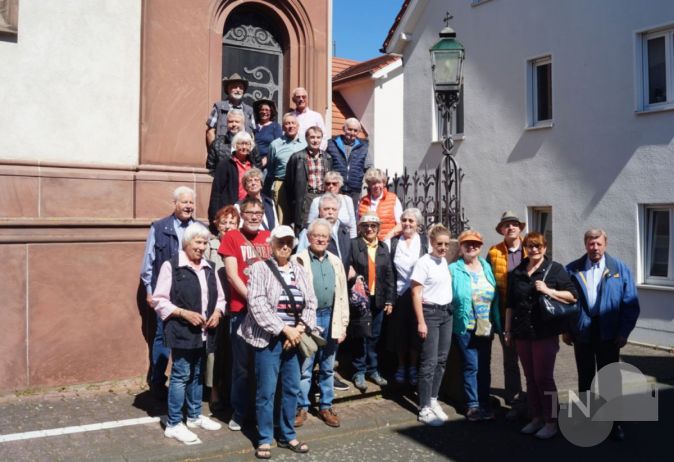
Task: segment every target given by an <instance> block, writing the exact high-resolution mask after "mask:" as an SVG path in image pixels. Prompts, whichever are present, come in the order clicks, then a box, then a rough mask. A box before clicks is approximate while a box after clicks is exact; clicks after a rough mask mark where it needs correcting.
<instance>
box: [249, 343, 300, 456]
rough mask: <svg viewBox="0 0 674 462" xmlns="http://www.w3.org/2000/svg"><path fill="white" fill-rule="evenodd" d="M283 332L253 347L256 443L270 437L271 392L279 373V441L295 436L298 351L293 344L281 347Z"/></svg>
mask: <svg viewBox="0 0 674 462" xmlns="http://www.w3.org/2000/svg"><path fill="white" fill-rule="evenodd" d="M284 339H285V337H284V336H282V335H281V336H278V337H275V338H273V339H272V340H271V342H270V343H269V345H267V347H266V348H255V376H256V377H257V393H256V396H255V413H256V415H257V429H258V433H259V438H258V445H261V444H271V443H272V441H273V438H274V396H275V394H276V385H277V383H278V379H279V373H280V375H281V412H280V419H279V423H278V428H279V438H278V440H279V441H282V442H288V441H292V440H294V439H295V436H296V435H295V412H296V411H297V395H298V394H299V392H300V355H299V351H298V349H297V348H291V349H290V350H284V349H283V340H284Z"/></svg>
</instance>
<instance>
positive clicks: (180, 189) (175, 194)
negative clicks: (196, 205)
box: [173, 186, 197, 202]
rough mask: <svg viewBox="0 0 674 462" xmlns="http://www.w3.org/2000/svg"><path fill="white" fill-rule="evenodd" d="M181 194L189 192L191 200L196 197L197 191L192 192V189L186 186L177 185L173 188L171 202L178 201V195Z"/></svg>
mask: <svg viewBox="0 0 674 462" xmlns="http://www.w3.org/2000/svg"><path fill="white" fill-rule="evenodd" d="M183 194H189V195H191V196H192V200H195V199H196V198H197V193H195V192H194V189H192V188H188V187H187V186H178V187H177V188H176V189H174V190H173V202H178V200H179V199H180V196H182V195H183Z"/></svg>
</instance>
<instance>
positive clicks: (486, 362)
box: [454, 331, 492, 408]
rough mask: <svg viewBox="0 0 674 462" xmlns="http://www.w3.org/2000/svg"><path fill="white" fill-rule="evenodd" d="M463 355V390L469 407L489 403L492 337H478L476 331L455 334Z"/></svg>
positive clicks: (483, 405)
mask: <svg viewBox="0 0 674 462" xmlns="http://www.w3.org/2000/svg"><path fill="white" fill-rule="evenodd" d="M454 336H455V337H456V340H457V344H458V345H459V349H460V350H461V355H462V356H463V390H464V392H465V393H466V406H467V407H468V408H474V407H480V406H482V407H485V406H488V404H489V388H490V386H491V372H490V370H489V369H490V367H491V341H492V337H491V336H489V337H478V336H476V335H475V334H474V332H470V331H469V332H466V333H465V334H454Z"/></svg>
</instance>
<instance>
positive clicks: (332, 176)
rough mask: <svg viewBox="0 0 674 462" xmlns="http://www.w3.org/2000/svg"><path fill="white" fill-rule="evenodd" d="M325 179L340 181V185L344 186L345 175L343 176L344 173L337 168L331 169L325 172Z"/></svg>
mask: <svg viewBox="0 0 674 462" xmlns="http://www.w3.org/2000/svg"><path fill="white" fill-rule="evenodd" d="M323 180H324V181H330V180H332V181H338V182H339V187H340V188H341V187H342V186H344V177H342V174H341V173H339V172H338V171H337V170H330V171H329V172H328V173H326V174H325V176H324V177H323Z"/></svg>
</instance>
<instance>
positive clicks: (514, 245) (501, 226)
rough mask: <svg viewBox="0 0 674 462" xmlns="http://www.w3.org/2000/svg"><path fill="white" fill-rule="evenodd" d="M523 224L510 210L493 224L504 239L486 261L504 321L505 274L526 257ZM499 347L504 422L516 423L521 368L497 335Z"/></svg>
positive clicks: (520, 409) (522, 409)
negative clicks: (506, 410)
mask: <svg viewBox="0 0 674 462" xmlns="http://www.w3.org/2000/svg"><path fill="white" fill-rule="evenodd" d="M525 226H526V223H524V222H523V221H521V220H520V219H519V218H518V217H517V215H515V212H512V211H510V210H508V211H506V212H503V215H501V220H500V221H499V222H498V224H497V225H496V232H498V233H499V234H501V235H502V236H503V241H501V242H499V243H498V244H496V245H493V246H492V247H491V248H490V249H489V253H488V256H487V261H488V262H489V263H490V264H491V267H492V270H493V271H494V278H495V279H496V288H497V289H498V295H499V300H500V303H499V310H500V314H501V319H505V309H506V304H505V300H506V293H507V290H508V274H509V273H510V272H511V271H512V270H514V269H515V268H517V266H518V265H519V264H520V262H521V261H522V259H523V258H524V257H526V256H527V251H526V249H525V248H524V246H523V245H522V238H521V237H520V234H521V232H522V231H523V230H524V228H525ZM499 340H500V341H501V347H502V348H503V376H504V379H505V401H506V403H507V404H509V405H510V406H511V409H510V411H509V412H508V413H507V414H506V419H508V420H516V419H517V418H519V417H525V416H526V412H527V409H526V400H525V399H524V397H523V394H522V380H521V378H520V377H521V376H520V368H519V365H518V363H517V352H516V351H515V347H514V345H513V346H508V345H506V343H505V338H504V335H503V334H502V333H500V334H499Z"/></svg>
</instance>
